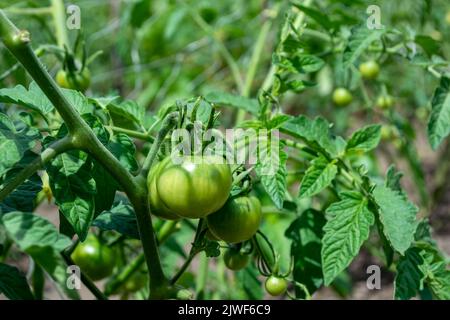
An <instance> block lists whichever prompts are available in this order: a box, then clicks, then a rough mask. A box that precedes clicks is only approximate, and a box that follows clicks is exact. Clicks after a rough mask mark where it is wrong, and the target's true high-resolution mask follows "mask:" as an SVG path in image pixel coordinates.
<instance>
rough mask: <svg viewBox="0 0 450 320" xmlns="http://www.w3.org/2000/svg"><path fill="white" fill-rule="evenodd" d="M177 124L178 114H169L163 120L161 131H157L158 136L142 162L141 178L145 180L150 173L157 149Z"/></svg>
mask: <svg viewBox="0 0 450 320" xmlns="http://www.w3.org/2000/svg"><path fill="white" fill-rule="evenodd" d="M177 122H178V113H176V112H173V113H171V114H169V115H168V116H167V117H166V119H164V123H163V124H162V128H161V130H159V132H158V135H157V137H156V140H155V142H154V143H153V145H152V147H151V149H150V151H149V153H148V155H147V158H146V159H145V161H144V164H143V166H142V170H141V173H140V176H141V177H144V178H147V175H148V172H149V171H150V168H151V167H152V165H153V162H154V161H155V158H156V156H157V154H158V151H159V148H160V147H161V145H162V143H163V142H164V139H165V138H166V136H167V134H168V133H169V132H170V130H172V128H173V127H175V125H176V124H177Z"/></svg>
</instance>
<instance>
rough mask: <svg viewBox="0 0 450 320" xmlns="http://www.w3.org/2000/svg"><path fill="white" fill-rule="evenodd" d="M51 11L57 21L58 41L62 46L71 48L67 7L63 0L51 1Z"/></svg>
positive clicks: (55, 21)
mask: <svg viewBox="0 0 450 320" xmlns="http://www.w3.org/2000/svg"><path fill="white" fill-rule="evenodd" d="M51 3H52V6H51V12H52V15H53V21H54V23H55V31H56V41H57V42H58V46H59V47H61V48H67V50H70V43H69V37H68V35H67V27H66V8H65V6H64V1H63V0H52V1H51Z"/></svg>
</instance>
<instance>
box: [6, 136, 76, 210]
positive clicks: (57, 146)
mask: <svg viewBox="0 0 450 320" xmlns="http://www.w3.org/2000/svg"><path fill="white" fill-rule="evenodd" d="M73 148H74V146H73V144H72V141H71V139H70V137H65V138H63V139H61V140H58V141H55V142H53V143H52V144H51V145H50V146H49V147H48V148H46V149H45V150H44V151H43V152H42V153H41V154H40V155H39V156H38V157H36V159H34V160H33V161H32V162H31V163H30V164H29V165H27V166H26V167H25V168H24V169H22V171H20V172H19V173H18V174H16V175H15V176H14V178H12V180H10V181H9V182H7V183H6V184H5V186H4V187H3V188H2V189H1V190H0V202H1V201H3V200H4V199H5V198H6V197H7V196H8V195H9V194H10V193H11V192H13V191H14V190H15V189H16V188H17V187H18V186H20V185H21V184H22V183H23V182H25V181H26V180H27V179H28V178H30V177H31V176H32V175H33V174H34V173H36V172H37V171H38V170H40V169H42V168H43V167H44V165H45V164H46V163H48V162H49V161H50V160H52V159H54V158H55V157H56V156H57V155H59V154H61V153H63V152H66V151H68V150H70V149H73Z"/></svg>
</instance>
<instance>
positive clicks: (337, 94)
mask: <svg viewBox="0 0 450 320" xmlns="http://www.w3.org/2000/svg"><path fill="white" fill-rule="evenodd" d="M352 101H353V96H352V94H351V93H350V91H348V90H347V89H345V88H337V89H336V90H334V92H333V102H334V103H335V104H336V105H337V106H339V107H345V106H347V105H349V104H350V103H351V102H352Z"/></svg>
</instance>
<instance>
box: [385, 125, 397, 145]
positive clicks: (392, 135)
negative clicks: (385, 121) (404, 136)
mask: <svg viewBox="0 0 450 320" xmlns="http://www.w3.org/2000/svg"><path fill="white" fill-rule="evenodd" d="M398 137H399V132H398V129H397V128H396V127H395V126H392V125H383V126H382V127H381V139H382V140H386V141H387V140H394V139H398Z"/></svg>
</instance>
